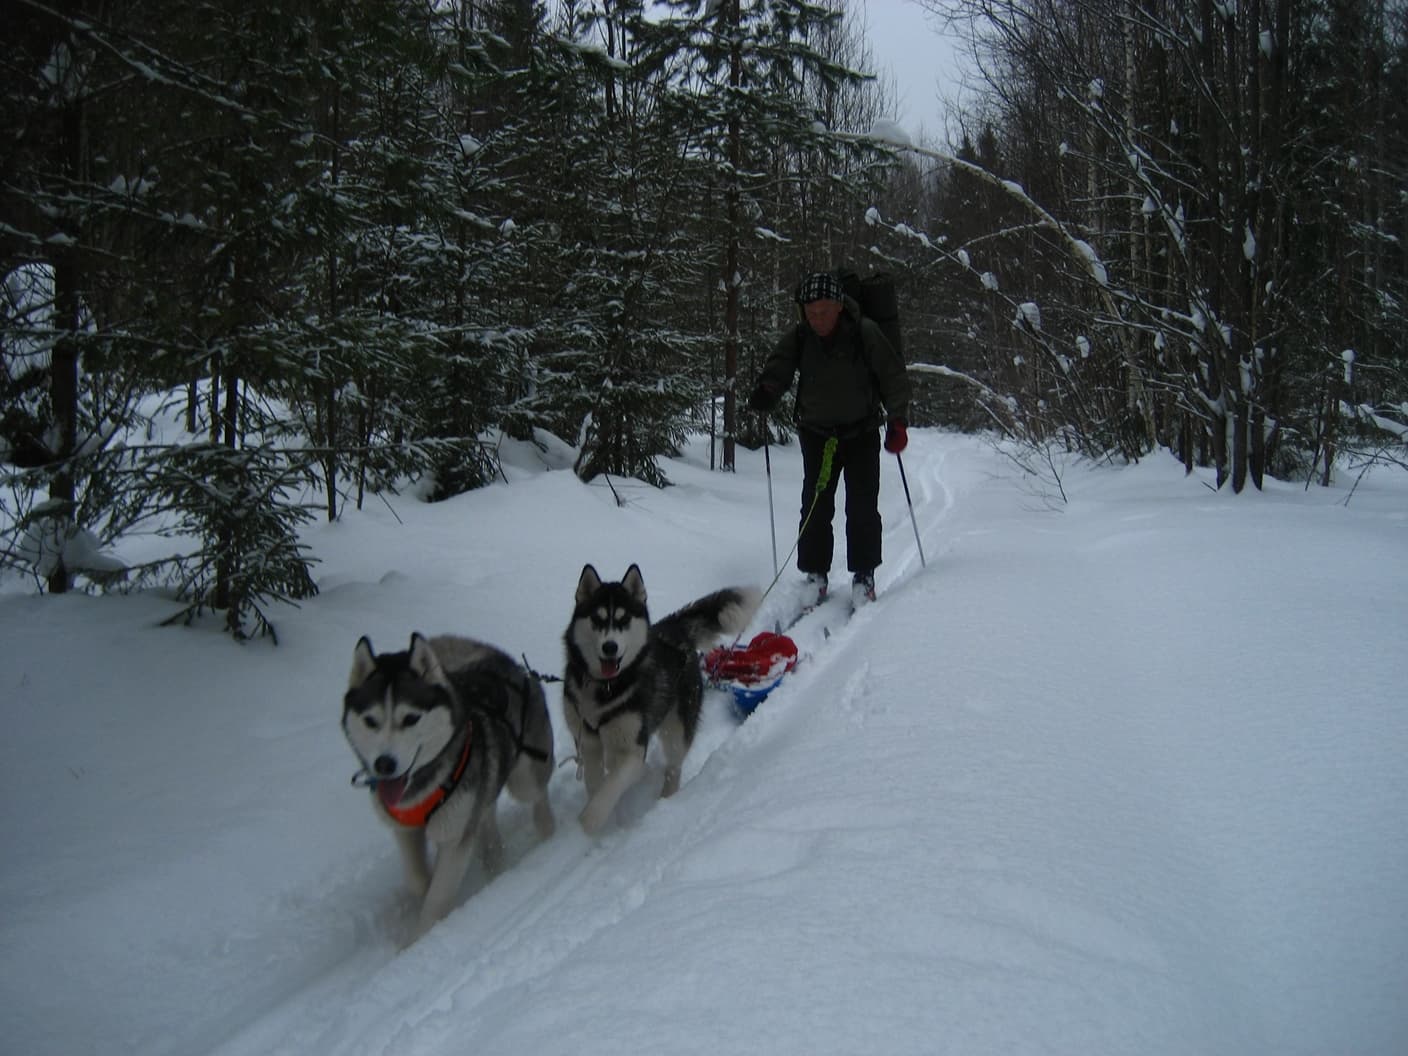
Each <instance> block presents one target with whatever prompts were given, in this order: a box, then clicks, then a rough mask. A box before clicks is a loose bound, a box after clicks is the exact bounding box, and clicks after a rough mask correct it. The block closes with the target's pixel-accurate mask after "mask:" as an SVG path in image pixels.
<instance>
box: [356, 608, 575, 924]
mask: <svg viewBox="0 0 1408 1056" xmlns="http://www.w3.org/2000/svg"><path fill="white" fill-rule="evenodd" d="M348 681H349V684H348V688H347V695H346V696H345V697H344V698H343V706H342V729H343V732H344V733H345V734H346V735H347V740H348V741H349V742H350V743H351V745H352V750H353V751H354V752H356V753H357V758H358V759H360V760H361V763H362V773H361V774H359V775H358V777H357V778H354V781H356V780H360V781H361V782H362V783H365V784H368V785H369V786H370V787H371V790H372V806H373V808H374V809H375V811H376V813H377V815H378V816H379V817H381V818H382V820H384V821H385V822H386V823H387V824H389V825H390V826H391V828H392V831H393V832H394V833H395V836H396V843H397V845H398V846H399V847H400V849H401V857H402V859H403V861H404V863H405V868H406V883H407V886H408V887H409V888H410V889H411V892H412V893H413V894H414V895H415V896H416V897H418V898H419V897H421V896H424V901H423V902H422V903H421V908H420V917H419V921H418V924H417V928H416V936H417V937H419V936H420V935H422V934H424V933H425V932H426V931H427V930H428V929H429V928H430V926H431V925H432V924H434V923H435V922H436V921H437V920H439V919H440V918H441V917H443V916H444V915H445V914H446V913H448V912H449V910H450V908H451V907H452V906H453V905H454V901H455V897H456V895H457V894H458V893H459V889H460V884H461V882H462V881H463V880H464V874H465V870H466V869H467V868H468V867H469V860H470V855H471V852H472V851H473V850H474V848H475V844H476V843H477V844H478V849H479V854H480V858H481V859H482V861H483V863H484V868H485V869H486V870H487V871H488V872H489V873H490V875H493V874H494V873H497V872H498V871H499V870H500V869H501V868H502V866H503V841H502V839H501V838H500V835H499V825H498V818H497V810H496V808H497V803H498V798H499V793H500V792H501V791H502V790H503V789H504V788H505V787H507V788H508V790H509V792H510V793H512V794H513V796H514V797H515V798H516V799H519V800H521V801H522V802H524V803H531V804H532V805H533V824H534V827H535V828H536V829H537V830H538V834H539V836H541V837H543V838H547V837H548V836H550V835H552V832H553V827H554V821H553V814H552V806H551V805H550V804H549V802H548V780H549V778H551V777H552V771H553V744H552V725H551V722H550V720H549V718H548V709H547V703H546V700H545V698H544V695H543V687H542V684H541V683H540V682H539V681H538V679H537V678H536V677H535V676H534V675H532V674H530V673H529V672H527V671H525V670H524V669H523V668H522V667H521V666H519V665H518V664H517V663H516V662H514V660H513V659H512V658H511V657H509V656H508V655H507V654H506V653H503V652H501V651H500V650H498V649H496V648H494V647H493V646H492V645H486V644H485V643H483V642H479V641H475V640H474V639H472V638H459V637H455V636H453V635H443V636H439V637H435V638H429V639H427V638H425V637H424V636H422V635H420V634H413V635H411V644H410V647H409V648H408V649H407V650H406V651H405V652H399V653H381V654H377V653H376V652H375V651H374V650H373V649H372V643H371V642H370V641H369V640H368V639H367V638H365V637H364V638H362V639H361V640H360V641H358V642H357V647H356V649H355V650H354V651H353V653H352V674H351V676H350V678H349V680H348ZM427 838H428V839H429V840H430V842H431V843H433V844H435V848H436V853H435V863H434V867H433V869H432V867H431V866H430V864H429V862H428V861H427V857H426V840H427Z"/></svg>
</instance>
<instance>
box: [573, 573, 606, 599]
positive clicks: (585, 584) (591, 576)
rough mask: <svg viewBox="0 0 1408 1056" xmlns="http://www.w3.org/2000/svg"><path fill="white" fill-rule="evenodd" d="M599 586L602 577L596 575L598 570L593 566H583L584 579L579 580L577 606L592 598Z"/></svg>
mask: <svg viewBox="0 0 1408 1056" xmlns="http://www.w3.org/2000/svg"><path fill="white" fill-rule="evenodd" d="M599 586H601V577H600V576H599V575H597V574H596V569H594V568H593V567H592V566H591V565H583V566H582V578H581V579H579V580H577V604H578V605H580V604H582V602H584V601H586V600H587V599H588V598H590V597H591V596H592V595H593V594H594V593H596V589H597V587H599Z"/></svg>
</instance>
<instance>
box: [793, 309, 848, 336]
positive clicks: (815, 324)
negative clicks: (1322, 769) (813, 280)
mask: <svg viewBox="0 0 1408 1056" xmlns="http://www.w3.org/2000/svg"><path fill="white" fill-rule="evenodd" d="M802 312H803V314H805V315H806V317H807V325H808V326H810V327H811V328H812V331H813V332H814V333H815V334H816V336H817V337H830V336H831V333H832V331H833V330H835V329H836V324H837V323H838V322H840V321H841V302H840V301H830V300H821V301H808V302H807V303H806V304H804V305H803V306H802Z"/></svg>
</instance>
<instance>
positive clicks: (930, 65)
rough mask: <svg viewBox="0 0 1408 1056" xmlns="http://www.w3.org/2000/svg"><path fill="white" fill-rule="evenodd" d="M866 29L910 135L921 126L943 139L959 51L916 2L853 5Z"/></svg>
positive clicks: (871, 1) (894, 0) (902, 0)
mask: <svg viewBox="0 0 1408 1056" xmlns="http://www.w3.org/2000/svg"><path fill="white" fill-rule="evenodd" d="M856 7H857V9H858V10H860V11H864V14H862V15H861V16H860V17H863V18H865V19H866V21H867V23H868V25H869V34H868V36H869V39H870V46H871V49H872V51H873V52H874V56H875V62H876V65H877V66H878V67H880V68H879V69H877V70H876V71H875V72H876V73H879V74H881V75H882V76H883V75H884V74H885V73H886V72H887V71H886V69H885V67H888V68H889V70H888V72H890V73H892V74H893V75H894V78H895V82H896V86H897V88H898V91H899V96H900V98H899V102H898V106H899V113H898V114H896V115H895V116H896V117H897V118H898V119H899V121H900V123H901V124H902V125H904V126H905V127H906V128H907V129H908V130H909V131H910V132H911V133H917V132H918V131H919V129H920V127H921V126H922V127H923V128H924V130H925V131H927V132H928V133H929V134H930V135H941V134H942V132H943V128H944V121H943V113H944V103H943V102H941V101H940V97H941V96H942V97H943V99H944V100H951V99H952V98H953V97H955V96H956V94H957V92H958V84H959V80H960V73H959V70H960V57H961V56H962V54H963V51H962V49H961V48H960V47H959V46H957V45H956V42H955V41H954V40H953V39H952V38H949V37H945V36H944V35H943V34H942V32H941V31H940V29H939V27H938V25H937V24H936V21H935V19H934V17H933V16H932V15H929V14H928V13H926V12H925V11H924V9H923V8H921V7H920V6H919V5H918V4H916V3H914V0H868V2H867V3H866V4H864V5H861V4H857V5H856Z"/></svg>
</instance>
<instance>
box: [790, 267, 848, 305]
mask: <svg viewBox="0 0 1408 1056" xmlns="http://www.w3.org/2000/svg"><path fill="white" fill-rule="evenodd" d="M840 299H841V280H840V279H838V278H837V277H836V276H835V275H833V274H831V272H829V271H814V272H812V273H811V274H810V275H807V276H804V277H803V279H802V284H801V285H800V286H798V287H797V303H798V304H811V303H812V301H839V300H840Z"/></svg>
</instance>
